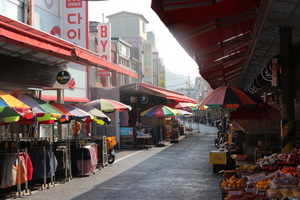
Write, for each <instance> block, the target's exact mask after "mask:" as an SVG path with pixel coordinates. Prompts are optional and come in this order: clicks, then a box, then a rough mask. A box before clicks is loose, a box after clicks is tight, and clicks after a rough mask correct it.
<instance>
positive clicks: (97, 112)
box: [73, 104, 111, 125]
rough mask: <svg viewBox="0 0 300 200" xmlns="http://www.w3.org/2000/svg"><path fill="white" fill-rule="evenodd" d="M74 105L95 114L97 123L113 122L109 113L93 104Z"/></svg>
mask: <svg viewBox="0 0 300 200" xmlns="http://www.w3.org/2000/svg"><path fill="white" fill-rule="evenodd" d="M73 106H74V107H76V108H80V109H81V110H84V111H85V112H87V113H89V114H91V115H93V116H95V118H94V121H96V122H97V124H100V125H104V124H109V123H110V122H111V119H110V118H109V117H108V116H107V115H105V114H104V113H103V112H101V111H100V110H98V109H96V108H94V107H92V106H87V105H84V104H73Z"/></svg>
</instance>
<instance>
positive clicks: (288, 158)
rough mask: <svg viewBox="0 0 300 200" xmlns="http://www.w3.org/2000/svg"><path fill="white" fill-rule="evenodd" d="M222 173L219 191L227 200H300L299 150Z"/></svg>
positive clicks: (265, 158)
mask: <svg viewBox="0 0 300 200" xmlns="http://www.w3.org/2000/svg"><path fill="white" fill-rule="evenodd" d="M237 157H239V156H236V157H234V156H232V158H234V159H236V158H237ZM222 172H223V173H224V175H223V179H222V182H221V184H220V188H221V192H222V199H224V200H234V199H235V200H236V199H241V200H245V199H251V200H256V199H269V200H273V199H280V200H283V199H284V200H285V199H292V200H300V179H299V177H300V153H299V151H298V150H296V149H295V150H293V151H291V152H289V153H274V154H272V155H270V156H265V157H263V158H260V159H259V160H258V161H257V162H256V163H253V164H242V165H241V166H237V168H236V169H235V170H231V171H222Z"/></svg>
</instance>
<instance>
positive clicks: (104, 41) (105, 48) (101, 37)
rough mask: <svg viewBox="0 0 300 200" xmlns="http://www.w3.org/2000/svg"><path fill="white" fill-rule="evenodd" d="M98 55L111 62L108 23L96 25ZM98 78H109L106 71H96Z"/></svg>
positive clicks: (108, 73)
mask: <svg viewBox="0 0 300 200" xmlns="http://www.w3.org/2000/svg"><path fill="white" fill-rule="evenodd" d="M98 53H99V54H100V55H101V58H102V59H103V60H107V61H109V62H111V29H110V23H99V25H98ZM98 76H111V73H110V72H109V71H107V70H102V69H99V70H98Z"/></svg>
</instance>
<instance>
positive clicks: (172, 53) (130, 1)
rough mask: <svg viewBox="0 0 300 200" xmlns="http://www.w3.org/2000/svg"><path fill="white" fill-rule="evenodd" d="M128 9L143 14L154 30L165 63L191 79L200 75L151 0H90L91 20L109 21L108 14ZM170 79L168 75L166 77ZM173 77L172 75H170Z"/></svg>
mask: <svg viewBox="0 0 300 200" xmlns="http://www.w3.org/2000/svg"><path fill="white" fill-rule="evenodd" d="M122 11H127V12H132V13H137V14H142V15H143V16H144V17H145V18H146V19H147V21H148V22H149V24H147V31H152V32H154V34H155V37H156V45H157V47H156V48H157V50H158V52H159V57H160V58H162V59H163V64H164V65H165V66H166V68H168V69H169V70H170V71H172V72H173V73H175V74H179V75H182V76H184V77H188V76H189V78H190V79H191V81H192V80H193V79H194V78H195V77H197V76H200V75H199V72H198V65H197V64H196V62H195V61H194V60H193V59H192V58H191V57H190V56H189V55H188V54H187V53H186V52H185V50H184V49H183V48H182V47H181V46H180V44H179V43H178V42H177V41H176V39H175V38H174V37H173V35H172V34H171V33H170V32H169V29H168V28H166V26H165V25H164V24H163V22H161V21H160V19H159V17H158V16H157V14H156V13H155V12H154V11H153V10H152V9H151V0H109V1H90V2H89V20H90V21H99V22H103V19H104V22H108V19H107V18H106V16H108V15H111V14H115V13H118V12H122ZM166 78H167V80H168V77H166ZM170 78H172V77H170Z"/></svg>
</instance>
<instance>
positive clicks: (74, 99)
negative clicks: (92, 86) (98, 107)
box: [42, 95, 90, 103]
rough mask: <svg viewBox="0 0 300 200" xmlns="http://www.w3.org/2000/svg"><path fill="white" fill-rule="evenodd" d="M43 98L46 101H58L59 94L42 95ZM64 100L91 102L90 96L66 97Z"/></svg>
mask: <svg viewBox="0 0 300 200" xmlns="http://www.w3.org/2000/svg"><path fill="white" fill-rule="evenodd" d="M42 99H43V100H45V101H57V96H54V95H42ZM64 101H69V102H83V103H86V102H89V101H90V100H89V99H88V98H84V97H66V96H65V97H64Z"/></svg>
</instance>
